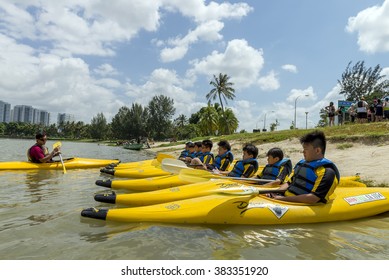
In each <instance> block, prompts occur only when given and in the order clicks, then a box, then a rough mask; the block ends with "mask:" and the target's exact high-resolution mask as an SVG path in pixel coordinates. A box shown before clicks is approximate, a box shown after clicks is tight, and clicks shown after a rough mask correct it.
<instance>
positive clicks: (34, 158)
mask: <svg viewBox="0 0 389 280" xmlns="http://www.w3.org/2000/svg"><path fill="white" fill-rule="evenodd" d="M35 139H36V143H35V144H34V145H33V146H32V147H31V148H29V149H28V151H27V158H28V160H29V161H31V162H35V163H45V162H51V161H53V160H52V158H53V157H55V156H57V155H59V153H60V151H59V147H56V148H54V150H53V151H52V152H51V153H49V150H48V149H47V147H46V146H45V144H46V141H47V136H46V134H44V133H38V134H36V135H35Z"/></svg>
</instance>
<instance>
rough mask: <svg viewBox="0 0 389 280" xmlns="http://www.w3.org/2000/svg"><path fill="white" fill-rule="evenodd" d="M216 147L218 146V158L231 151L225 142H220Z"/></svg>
mask: <svg viewBox="0 0 389 280" xmlns="http://www.w3.org/2000/svg"><path fill="white" fill-rule="evenodd" d="M217 145H218V146H219V148H218V155H220V156H221V155H223V154H225V153H226V152H228V151H230V150H231V145H230V143H228V141H226V140H220V142H219V143H217Z"/></svg>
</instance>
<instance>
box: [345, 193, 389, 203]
mask: <svg viewBox="0 0 389 280" xmlns="http://www.w3.org/2000/svg"><path fill="white" fill-rule="evenodd" d="M384 199H386V197H385V196H384V195H382V194H381V193H379V192H375V193H368V194H361V195H356V196H349V197H345V198H344V200H345V201H346V202H347V203H348V204H350V205H356V204H361V203H366V202H371V201H377V200H384Z"/></svg>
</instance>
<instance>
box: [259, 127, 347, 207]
mask: <svg viewBox="0 0 389 280" xmlns="http://www.w3.org/2000/svg"><path fill="white" fill-rule="evenodd" d="M300 143H301V144H302V146H303V155H304V159H303V160H301V161H299V162H298V163H297V164H296V166H295V167H294V169H293V171H292V174H291V175H290V178H289V179H288V181H287V182H286V183H284V184H283V185H281V187H280V188H279V189H280V190H285V194H284V196H282V195H275V194H270V193H269V194H267V196H268V197H271V198H274V199H278V200H283V201H290V202H301V203H309V204H313V203H317V202H322V203H327V201H328V198H329V196H330V195H331V194H332V193H333V192H334V190H335V188H336V186H337V185H338V184H339V180H340V174H339V170H338V168H337V167H336V165H335V164H334V163H333V162H331V161H330V160H329V159H326V158H325V157H324V155H325V151H326V143H327V141H326V137H325V135H324V133H323V132H322V131H318V130H317V131H314V132H311V133H308V134H306V135H304V136H303V137H301V139H300Z"/></svg>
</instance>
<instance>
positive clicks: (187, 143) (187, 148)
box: [185, 141, 193, 151]
mask: <svg viewBox="0 0 389 280" xmlns="http://www.w3.org/2000/svg"><path fill="white" fill-rule="evenodd" d="M191 144H193V142H192V141H189V142H186V143H185V150H187V151H189V145H191Z"/></svg>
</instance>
